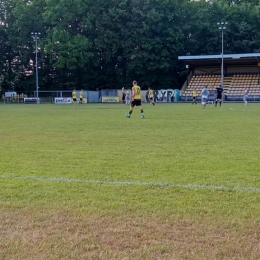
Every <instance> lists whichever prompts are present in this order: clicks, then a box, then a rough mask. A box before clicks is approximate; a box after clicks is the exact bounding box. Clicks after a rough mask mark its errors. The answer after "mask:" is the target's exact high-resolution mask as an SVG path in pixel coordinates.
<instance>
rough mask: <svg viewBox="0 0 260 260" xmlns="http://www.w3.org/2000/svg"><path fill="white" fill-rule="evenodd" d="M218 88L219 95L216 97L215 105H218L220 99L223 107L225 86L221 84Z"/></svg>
mask: <svg viewBox="0 0 260 260" xmlns="http://www.w3.org/2000/svg"><path fill="white" fill-rule="evenodd" d="M216 90H217V97H216V101H215V107H217V105H218V101H219V106H220V107H221V103H222V92H223V88H222V86H221V85H219V87H217V88H216Z"/></svg>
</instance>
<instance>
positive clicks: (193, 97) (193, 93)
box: [192, 90, 197, 105]
mask: <svg viewBox="0 0 260 260" xmlns="http://www.w3.org/2000/svg"><path fill="white" fill-rule="evenodd" d="M193 104H195V105H197V91H196V90H193V91H192V105H193Z"/></svg>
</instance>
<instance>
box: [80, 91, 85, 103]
mask: <svg viewBox="0 0 260 260" xmlns="http://www.w3.org/2000/svg"><path fill="white" fill-rule="evenodd" d="M83 98H84V92H83V89H82V90H81V91H80V94H79V103H80V104H81V105H82V101H83Z"/></svg>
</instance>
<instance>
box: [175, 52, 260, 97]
mask: <svg viewBox="0 0 260 260" xmlns="http://www.w3.org/2000/svg"><path fill="white" fill-rule="evenodd" d="M179 60H183V61H184V62H185V63H186V68H187V69H188V70H187V75H188V77H187V80H186V82H185V83H184V85H183V87H182V89H181V96H182V101H190V100H191V98H192V92H193V91H194V90H196V91H197V94H198V96H200V93H201V90H202V89H203V87H204V86H206V85H207V86H208V89H209V90H210V95H211V96H212V98H214V93H215V90H216V88H217V87H218V86H219V85H220V84H221V55H206V56H179ZM223 60H224V82H223V89H224V98H225V100H226V101H242V100H243V93H244V90H245V88H249V99H251V101H260V53H251V54H229V55H224V56H223ZM187 64H188V65H187Z"/></svg>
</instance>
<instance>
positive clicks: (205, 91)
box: [201, 86, 209, 109]
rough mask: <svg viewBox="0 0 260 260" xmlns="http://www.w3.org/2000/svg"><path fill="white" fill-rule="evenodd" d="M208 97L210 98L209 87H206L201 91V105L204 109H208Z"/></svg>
mask: <svg viewBox="0 0 260 260" xmlns="http://www.w3.org/2000/svg"><path fill="white" fill-rule="evenodd" d="M208 96H209V91H208V86H205V87H204V88H203V89H202V91H201V104H202V107H203V109H204V108H205V107H206V104H207V102H208Z"/></svg>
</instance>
